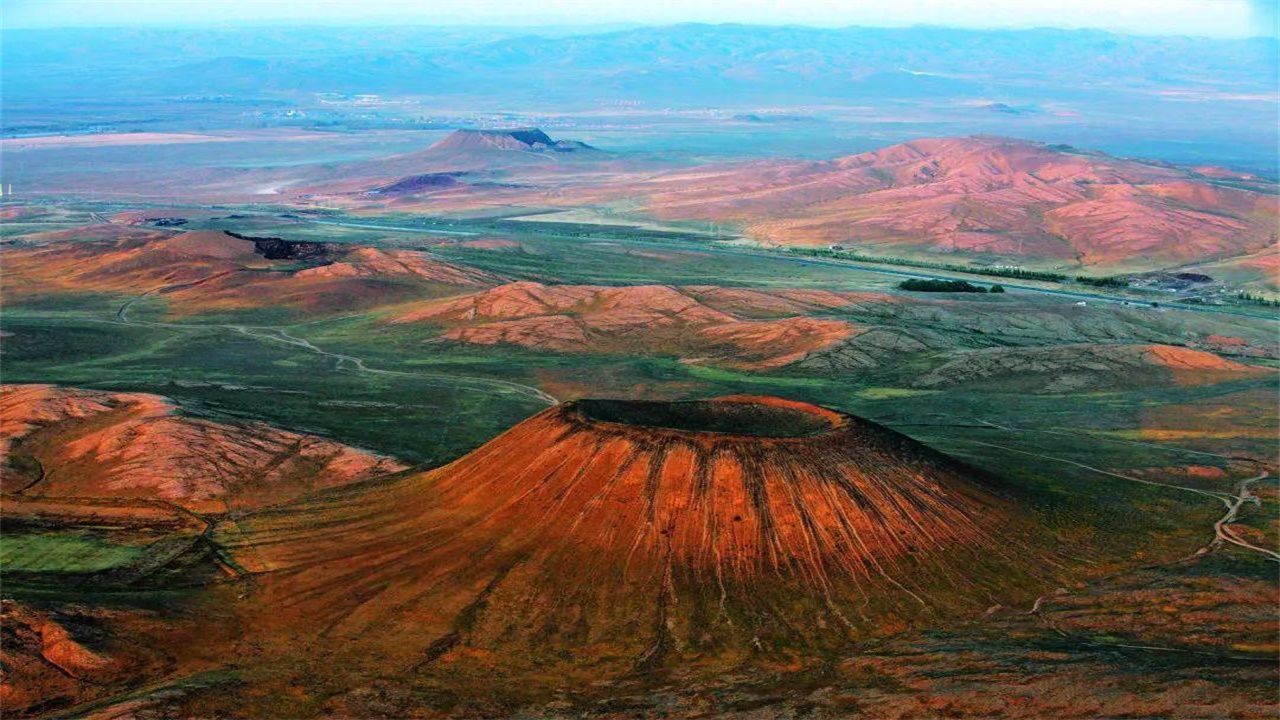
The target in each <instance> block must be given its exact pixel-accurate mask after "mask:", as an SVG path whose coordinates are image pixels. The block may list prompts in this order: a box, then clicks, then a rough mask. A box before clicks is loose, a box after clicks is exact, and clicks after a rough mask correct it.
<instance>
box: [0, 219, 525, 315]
mask: <svg viewBox="0 0 1280 720" xmlns="http://www.w3.org/2000/svg"><path fill="white" fill-rule="evenodd" d="M110 227H116V226H110ZM125 229H126V230H128V231H129V234H127V235H125V236H123V237H121V238H120V239H113V240H100V241H90V242H84V241H81V242H54V243H50V244H47V245H41V246H38V247H32V248H20V249H14V250H9V251H6V252H5V254H4V265H5V288H4V291H5V294H6V295H8V296H11V297H14V296H18V297H20V296H35V295H43V294H46V293H50V292H112V293H129V294H135V295H142V294H144V293H153V294H158V295H159V296H161V297H163V298H164V299H165V300H166V301H167V302H168V304H169V307H170V311H171V312H174V313H178V314H189V313H193V312H199V311H203V310H215V309H216V310H237V309H251V308H256V307H262V306H263V305H268V304H269V305H272V306H283V307H295V308H302V309H315V310H323V309H329V308H332V309H350V308H352V307H360V306H368V305H371V304H376V303H379V302H389V301H391V300H396V299H403V298H404V297H408V296H418V297H420V296H422V295H423V294H427V295H431V294H438V293H432V292H429V287H425V286H441V287H443V288H444V289H446V290H447V292H456V291H457V289H459V288H475V287H483V286H485V285H491V284H496V283H497V282H500V281H501V279H500V278H498V277H497V276H494V275H491V274H489V273H486V272H483V271H480V270H476V269H474V268H468V267H465V266H460V265H453V264H451V263H447V262H444V261H442V260H438V259H436V258H433V257H431V256H429V255H427V254H425V253H421V252H415V251H410V250H381V249H376V248H368V247H352V246H345V245H331V246H327V247H326V249H325V252H324V257H323V258H322V260H321V261H322V262H325V263H327V264H324V265H320V266H317V267H310V268H305V269H301V270H291V271H276V272H261V271H262V270H264V269H270V268H272V267H273V266H279V265H282V264H283V265H289V264H291V263H292V261H288V260H284V261H273V260H268V259H266V258H265V257H263V256H262V255H258V254H256V253H255V252H254V244H253V243H252V242H250V241H247V240H241V239H238V238H234V237H231V236H230V235H227V234H225V233H222V232H214V231H192V232H184V233H179V234H176V235H170V234H167V233H163V232H157V231H141V230H139V229H137V228H125ZM446 294H447V293H446Z"/></svg>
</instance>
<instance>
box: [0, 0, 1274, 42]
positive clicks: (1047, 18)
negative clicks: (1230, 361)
mask: <svg viewBox="0 0 1280 720" xmlns="http://www.w3.org/2000/svg"><path fill="white" fill-rule="evenodd" d="M0 2H2V5H0V6H2V7H3V13H4V15H3V18H4V24H5V26H6V27H11V28H12V27H58V26H117V25H182V26H200V25H215V24H216V25H242V24H249V23H255V22H272V23H280V22H294V23H323V24H343V23H360V24H367V23H404V22H410V23H417V24H428V25H430V24H440V25H508V26H509V25H564V24H583V25H590V24H614V23H647V24H655V23H662V24H665V23H674V22H744V23H760V24H782V23H795V24H803V25H817V26H828V27H831V26H845V25H874V26H900V25H915V24H929V25H947V26H952V27H967V28H1006V27H1015V28H1016V27H1043V26H1047V27H1062V28H1100V29H1105V30H1113V31H1118V32H1128V33H1136V34H1155V35H1164V34H1174V35H1209V36H1214V37H1243V36H1249V35H1262V34H1275V17H1276V15H1275V8H1276V3H1277V0H1053V1H1049V2H1045V1H1037V0H643V1H642V2H636V0H538V1H537V2H532V3H528V2H524V3H522V2H518V1H517V2H513V1H512V0H0Z"/></svg>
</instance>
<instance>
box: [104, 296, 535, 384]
mask: <svg viewBox="0 0 1280 720" xmlns="http://www.w3.org/2000/svg"><path fill="white" fill-rule="evenodd" d="M214 277H216V276H211V277H208V278H205V279H203V280H200V281H198V282H196V283H184V284H183V285H180V286H177V285H174V286H164V287H159V288H154V289H152V290H148V291H147V292H145V293H143V294H141V295H139V296H137V297H134V298H130V299H129V300H128V301H126V302H125V303H124V304H123V305H121V306H120V307H119V309H117V310H116V316H115V319H114V320H111V321H108V322H115V323H121V324H125V325H140V326H144V327H157V328H175V329H183V330H209V329H220V330H227V331H231V332H236V333H240V334H241V335H245V336H248V337H251V338H254V339H256V340H264V341H267V342H274V343H278V344H282V345H288V346H291V347H296V348H301V349H303V350H306V351H307V352H311V353H315V354H317V355H322V356H324V357H328V358H333V359H334V360H336V361H337V362H336V364H335V366H334V367H335V368H336V369H338V370H343V369H350V370H353V371H355V372H359V373H367V374H371V375H385V376H392V377H406V378H413V379H415V380H426V381H428V382H431V383H433V384H437V385H440V386H442V387H465V388H468V389H472V390H478V391H494V390H497V391H500V392H509V393H514V394H516V395H523V396H524V397H527V398H530V399H533V400H537V401H538V402H541V403H545V404H546V405H548V406H551V405H558V404H559V403H560V401H559V400H558V399H556V398H555V397H554V396H552V395H551V394H549V393H547V392H545V391H543V390H542V389H540V388H537V387H534V386H532V385H524V384H522V383H518V382H513V381H510V380H499V379H497V378H488V377H482V376H477V375H454V374H450V373H433V372H406V371H402V370H384V369H381V368H375V367H369V365H368V364H366V363H365V361H364V359H363V358H360V357H357V356H355V355H347V354H344V353H337V352H332V351H329V350H325V349H324V348H321V347H318V346H316V345H315V344H314V343H312V342H311V341H310V340H307V339H305V338H300V337H298V336H296V335H291V334H289V329H291V328H293V327H295V326H288V325H286V326H280V325H234V324H217V323H170V322H152V321H144V320H130V319H129V309H130V308H131V307H132V306H133V304H134V303H135V302H137V301H139V300H141V299H143V298H145V297H147V296H150V295H154V294H157V293H161V292H164V291H166V290H170V289H174V288H177V287H190V286H192V285H195V284H199V283H200V282H205V281H208V280H212V279H214ZM302 324H305V323H302Z"/></svg>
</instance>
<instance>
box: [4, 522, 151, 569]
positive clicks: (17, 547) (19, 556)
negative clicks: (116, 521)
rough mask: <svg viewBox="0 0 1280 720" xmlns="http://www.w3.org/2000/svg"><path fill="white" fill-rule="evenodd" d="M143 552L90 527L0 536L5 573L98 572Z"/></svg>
mask: <svg viewBox="0 0 1280 720" xmlns="http://www.w3.org/2000/svg"><path fill="white" fill-rule="evenodd" d="M145 552H146V548H145V547H141V546H137V545H126V544H121V543H115V542H111V541H109V540H107V539H106V538H104V537H103V536H102V534H101V533H98V532H95V531H92V530H67V531H50V532H30V533H10V532H6V533H4V535H3V536H0V566H2V567H3V568H4V569H5V570H6V571H9V572H40V573H91V572H98V571H101V570H107V569H109V568H113V567H119V566H121V565H126V564H128V563H130V562H133V561H134V560H137V559H138V558H139V557H141V556H142V555H143V554H144V553H145Z"/></svg>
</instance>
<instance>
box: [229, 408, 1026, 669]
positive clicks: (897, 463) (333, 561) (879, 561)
mask: <svg viewBox="0 0 1280 720" xmlns="http://www.w3.org/2000/svg"><path fill="white" fill-rule="evenodd" d="M1027 527H1028V524H1027V522H1026V521H1025V519H1023V518H1022V517H1021V516H1020V513H1019V512H1018V511H1017V509H1016V508H1015V507H1013V506H1012V505H1011V504H1010V503H1008V502H1007V501H1004V500H1001V499H998V498H997V497H995V496H994V495H992V494H991V493H990V491H988V490H986V489H984V486H983V485H982V484H981V483H980V481H979V480H978V479H977V478H975V473H974V471H972V470H970V469H968V468H966V467H964V466H962V465H959V464H958V463H956V462H954V461H952V460H950V459H949V458H947V457H945V456H943V455H940V454H938V453H936V452H933V451H931V450H929V449H928V448H925V447H923V446H921V445H920V444H919V443H916V442H914V441H912V440H910V439H908V438H906V437H904V436H902V435H899V434H897V433H894V432H892V431H889V430H887V429H885V428H883V427H880V426H878V425H875V424H873V423H869V422H866V421H864V420H859V419H857V418H854V417H850V416H847V415H842V414H840V413H836V412H833V411H829V410H825V409H822V408H818V407H815V406H812V405H807V404H804V403H798V402H792V401H787V400H782V399H778V398H760V397H741V396H738V397H727V398H721V399H718V400H713V401H698V402H686V403H645V402H627V401H577V402H573V403H568V404H564V405H560V406H557V407H554V408H551V409H549V410H546V411H544V412H542V413H539V414H538V415H535V416H534V417H532V418H530V419H528V420H526V421H524V422H522V423H520V424H519V425H517V426H516V427H514V428H512V429H511V430H509V431H508V432H506V433H504V434H503V435H502V436H500V437H498V438H497V439H495V440H493V441H491V442H490V443H488V444H487V445H485V446H483V447H481V448H480V449H478V450H476V451H475V452H473V453H471V454H470V455H467V456H466V457H464V458H462V459H460V460H458V461H456V462H454V463H452V464H450V465H448V466H446V467H443V468H440V469H438V470H434V471H431V472H428V473H425V474H421V475H417V476H412V477H408V478H404V479H402V480H400V481H397V482H395V483H389V484H385V485H382V486H379V487H367V486H366V487H364V488H361V489H358V490H354V491H349V492H341V493H340V494H338V495H335V496H334V497H332V498H328V499H324V498H320V499H313V500H312V501H309V502H307V503H304V504H301V505H297V506H294V507H290V508H284V509H280V510H278V511H275V512H272V513H268V514H262V515H258V516H253V517H249V518H246V519H243V520H242V521H240V522H239V523H238V524H237V525H236V526H234V527H228V528H226V530H225V532H224V533H223V534H221V535H220V536H219V539H220V542H221V543H223V544H224V546H226V547H230V548H231V550H232V552H233V554H234V555H235V556H236V558H237V562H239V563H240V565H242V566H244V567H246V568H248V569H250V570H252V571H256V572H258V573H261V575H260V576H259V582H260V586H261V588H262V590H263V594H262V595H260V596H258V597H257V598H256V600H254V601H253V603H252V610H251V612H252V613H253V614H254V616H255V617H258V618H259V620H258V621H257V627H258V628H260V629H259V630H258V631H260V632H262V633H264V635H265V634H269V633H271V632H273V631H280V630H281V628H284V632H287V633H290V636H293V633H296V632H297V631H298V628H303V627H308V628H324V636H323V638H320V639H319V641H318V643H317V644H316V645H314V646H310V647H313V648H315V649H316V651H317V652H320V651H321V648H324V647H329V648H331V649H332V650H333V651H334V652H341V653H344V657H347V658H351V657H353V656H358V655H359V652H355V653H353V652H352V649H353V648H363V647H366V646H368V647H376V648H378V650H377V652H378V653H379V657H380V658H381V661H382V663H383V665H382V666H381V667H383V668H385V667H390V666H394V667H402V666H412V667H415V668H420V667H422V666H424V665H427V664H430V663H434V662H437V661H440V662H446V661H445V660H444V658H445V657H446V656H447V657H448V658H449V659H448V660H447V662H448V663H449V664H450V667H457V664H456V663H460V662H461V663H469V662H476V663H479V664H480V666H482V667H486V668H491V669H494V668H496V669H501V670H504V671H512V672H518V671H519V668H521V667H525V668H527V669H528V670H529V671H530V672H534V673H539V674H540V676H542V677H549V676H550V675H547V673H549V672H551V671H550V670H549V667H550V666H551V665H560V664H564V663H568V664H578V665H579V666H581V667H588V666H591V667H594V665H592V664H593V663H596V662H599V663H602V665H600V666H599V667H598V668H596V672H597V673H606V674H607V673H610V672H613V671H617V672H620V673H621V672H625V671H626V670H627V669H629V668H633V667H635V666H645V667H647V666H652V665H655V664H662V663H665V662H667V661H669V660H674V659H675V658H676V657H677V656H685V658H686V659H689V658H692V657H701V658H702V660H703V661H704V662H711V661H715V660H716V659H717V658H718V659H722V660H728V661H732V659H733V658H738V659H740V660H742V659H745V658H747V657H748V656H755V655H764V656H772V655H782V656H786V655H789V654H791V653H793V652H796V653H802V654H803V656H804V657H812V654H811V652H812V651H813V650H814V649H816V648H832V647H836V646H840V645H841V644H843V643H846V642H848V641H849V640H850V639H851V638H856V637H864V636H866V635H870V634H875V633H878V632H882V631H884V630H886V629H890V630H892V629H901V628H902V627H903V625H904V623H907V622H910V621H911V618H913V617H917V616H918V614H920V613H932V612H958V613H980V612H981V611H982V609H983V608H985V607H987V606H989V605H990V604H992V603H993V602H1002V601H1004V600H1005V599H1008V598H1009V597H1010V596H1011V595H1020V594H1021V593H1023V592H1025V591H1026V589H1027V588H1028V587H1029V586H1032V585H1034V584H1035V581H1033V580H1031V579H1029V578H1031V576H1033V575H1035V574H1036V573H1038V572H1040V570H1041V569H1042V568H1040V566H1039V565H1038V564H1037V561H1034V560H1028V559H1027V558H1028V557H1029V556H1030V554H1032V553H1034V551H1033V550H1030V549H1029V548H1028V547H1027V546H1024V545H1022V543H1021V538H1022V537H1023V536H1022V535H1021V533H1022V532H1023V531H1025V529H1026V528H1027ZM1020 553H1021V554H1022V555H1020ZM1028 568H1031V571H1030V574H1029V572H1028ZM289 628H292V629H289ZM267 644H268V645H269V644H270V643H269V641H268V643H267ZM344 662H345V661H344ZM352 662H353V663H358V662H359V661H358V658H357V659H355V660H352ZM387 663H390V665H388V664H387ZM401 663H403V664H401ZM544 663H546V664H545V665H544ZM353 667H354V666H353ZM596 676H597V677H599V674H597V675H596Z"/></svg>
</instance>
